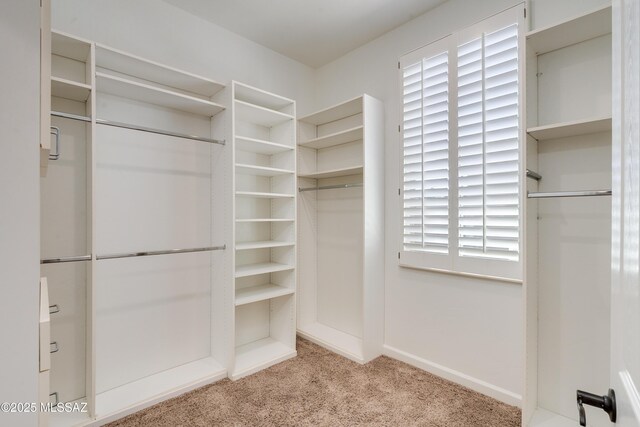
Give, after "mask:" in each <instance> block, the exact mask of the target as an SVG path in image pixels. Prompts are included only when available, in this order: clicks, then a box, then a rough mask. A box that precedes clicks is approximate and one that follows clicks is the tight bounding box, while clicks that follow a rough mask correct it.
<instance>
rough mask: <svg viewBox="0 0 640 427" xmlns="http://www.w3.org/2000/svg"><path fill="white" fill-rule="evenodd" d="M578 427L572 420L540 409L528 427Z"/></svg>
mask: <svg viewBox="0 0 640 427" xmlns="http://www.w3.org/2000/svg"><path fill="white" fill-rule="evenodd" d="M577 425H578V422H577V421H576V420H572V419H569V418H566V417H563V416H562V415H559V414H556V413H555V412H551V411H547V410H546V409H541V408H538V409H536V411H535V412H534V414H533V417H531V422H529V425H528V427H575V426H577Z"/></svg>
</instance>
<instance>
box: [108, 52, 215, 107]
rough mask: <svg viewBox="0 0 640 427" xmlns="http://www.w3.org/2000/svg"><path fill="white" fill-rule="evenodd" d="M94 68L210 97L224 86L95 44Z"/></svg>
mask: <svg viewBox="0 0 640 427" xmlns="http://www.w3.org/2000/svg"><path fill="white" fill-rule="evenodd" d="M96 67H100V68H106V69H109V70H113V71H116V72H119V73H123V74H127V75H129V76H135V77H138V78H141V79H144V80H148V81H151V82H156V83H159V84H161V85H164V86H169V87H173V88H176V89H180V90H184V91H187V92H191V93H194V94H197V95H201V96H206V97H211V96H213V95H215V94H216V93H217V92H219V91H220V90H222V89H223V88H224V85H223V84H221V83H218V82H216V81H213V80H211V79H208V78H205V77H201V76H197V75H195V74H192V73H188V72H186V71H181V70H178V69H176V68H172V67H168V66H166V65H162V64H159V63H157V62H153V61H149V60H146V59H142V58H139V57H137V56H134V55H131V54H128V53H126V52H122V51H120V50H117V49H113V48H110V47H107V46H104V45H100V44H96Z"/></svg>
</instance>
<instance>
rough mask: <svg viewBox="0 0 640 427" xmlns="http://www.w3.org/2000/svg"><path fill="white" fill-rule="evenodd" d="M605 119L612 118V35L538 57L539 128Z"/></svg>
mask: <svg viewBox="0 0 640 427" xmlns="http://www.w3.org/2000/svg"><path fill="white" fill-rule="evenodd" d="M585 88H589V89H588V90H585ZM551 94H553V96H551ZM601 117H611V35H606V36H602V37H598V38H596V39H592V40H589V41H585V42H582V43H578V44H576V45H573V46H570V47H567V48H564V49H560V50H556V51H553V52H549V53H545V54H544V55H540V56H538V125H548V124H552V123H562V122H571V121H574V120H580V119H585V118H587V119H598V118H601Z"/></svg>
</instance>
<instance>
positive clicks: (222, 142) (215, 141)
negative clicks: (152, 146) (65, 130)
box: [51, 111, 226, 145]
mask: <svg viewBox="0 0 640 427" xmlns="http://www.w3.org/2000/svg"><path fill="white" fill-rule="evenodd" d="M51 115H52V116H55V117H62V118H65V119H71V120H79V121H81V122H91V117H89V116H79V115H77V114H69V113H63V112H60V111H52V112H51ZM96 123H97V124H99V125H105V126H113V127H118V128H124V129H131V130H138V131H141V132H148V133H155V134H158V135H166V136H175V137H176V138H184V139H192V140H194V141H201V142H209V143H211V144H220V145H225V144H226V141H225V140H224V139H213V138H205V137H203V136H196V135H188V134H184V133H178V132H169V131H166V130H160V129H154V128H148V127H144V126H138V125H130V124H128V123H122V122H114V121H111V120H104V119H96Z"/></svg>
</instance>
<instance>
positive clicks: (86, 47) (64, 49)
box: [51, 30, 91, 63]
mask: <svg viewBox="0 0 640 427" xmlns="http://www.w3.org/2000/svg"><path fill="white" fill-rule="evenodd" d="M51 54H52V55H57V56H63V57H65V58H70V59H74V60H76V61H80V62H85V63H86V62H87V61H88V60H89V57H90V56H91V42H89V41H86V40H82V39H79V38H77V37H73V36H70V35H68V34H65V33H63V32H60V31H56V30H51Z"/></svg>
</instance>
